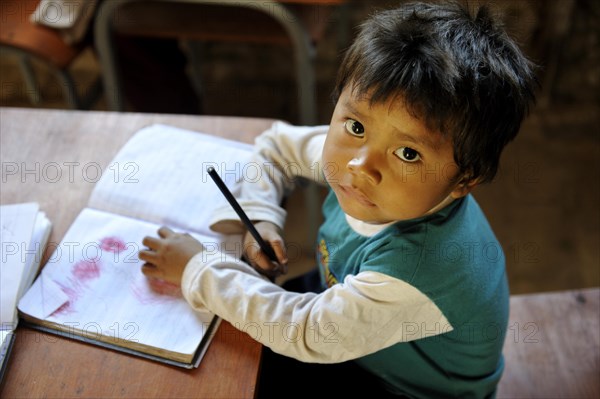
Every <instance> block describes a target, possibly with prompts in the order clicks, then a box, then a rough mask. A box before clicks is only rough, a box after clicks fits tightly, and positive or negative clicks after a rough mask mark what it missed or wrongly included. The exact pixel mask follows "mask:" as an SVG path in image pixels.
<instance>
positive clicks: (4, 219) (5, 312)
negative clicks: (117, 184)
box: [0, 202, 52, 380]
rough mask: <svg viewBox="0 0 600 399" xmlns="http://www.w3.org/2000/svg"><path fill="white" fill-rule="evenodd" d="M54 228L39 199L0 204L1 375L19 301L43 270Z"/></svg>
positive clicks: (8, 349) (10, 341)
mask: <svg viewBox="0 0 600 399" xmlns="http://www.w3.org/2000/svg"><path fill="white" fill-rule="evenodd" d="M51 228H52V225H51V223H50V221H49V220H48V218H47V217H46V214H45V213H44V212H41V211H40V206H39V204H37V203H35V202H28V203H22V204H11V205H2V206H0V245H1V249H0V254H1V258H2V260H1V263H0V305H1V309H0V339H1V341H0V377H1V376H3V375H4V368H5V366H6V362H7V360H8V356H9V354H10V349H11V347H12V343H13V340H14V330H15V328H16V327H17V322H18V317H17V302H18V300H19V298H21V297H22V296H23V293H24V292H25V290H26V289H27V288H29V286H30V285H31V283H32V282H33V279H34V278H35V276H36V274H37V272H38V270H39V267H40V262H41V260H42V256H43V253H44V250H45V248H46V244H47V243H48V238H49V237H50V230H51ZM0 380H1V378H0Z"/></svg>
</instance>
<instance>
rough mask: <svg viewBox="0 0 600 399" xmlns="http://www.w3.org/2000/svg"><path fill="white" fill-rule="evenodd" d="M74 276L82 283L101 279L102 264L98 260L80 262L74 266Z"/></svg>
mask: <svg viewBox="0 0 600 399" xmlns="http://www.w3.org/2000/svg"><path fill="white" fill-rule="evenodd" d="M73 275H74V276H75V277H76V278H77V279H78V280H80V281H88V280H92V279H95V278H98V277H100V264H99V262H98V260H97V259H89V260H80V261H79V262H77V263H75V265H74V266H73Z"/></svg>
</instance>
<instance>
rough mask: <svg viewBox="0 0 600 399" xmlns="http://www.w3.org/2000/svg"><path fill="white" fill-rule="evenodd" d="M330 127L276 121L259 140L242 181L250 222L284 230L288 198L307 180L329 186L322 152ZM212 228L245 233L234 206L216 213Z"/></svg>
mask: <svg viewBox="0 0 600 399" xmlns="http://www.w3.org/2000/svg"><path fill="white" fill-rule="evenodd" d="M327 130H328V127H327V126H310V127H309V126H292V125H289V124H287V123H284V122H276V123H274V124H273V126H272V127H271V128H270V129H269V130H267V131H265V132H264V133H262V134H261V135H260V136H259V137H257V139H256V141H255V150H254V153H253V155H252V158H251V160H250V163H249V164H247V165H245V167H244V170H246V171H247V173H245V174H244V175H243V176H241V179H240V184H241V188H240V194H239V196H238V198H237V200H238V202H239V203H240V206H241V207H242V209H244V211H245V212H246V214H247V215H248V217H249V218H250V220H263V221H269V222H272V223H274V224H275V225H277V226H279V227H283V224H284V221H285V217H286V212H285V210H284V209H283V208H282V207H281V206H280V204H281V202H282V200H283V198H284V196H286V195H288V194H289V193H290V192H291V191H292V189H293V188H294V187H295V185H296V182H297V179H298V178H299V177H300V178H304V179H308V180H312V181H317V182H319V183H323V184H324V183H325V181H324V178H323V168H322V165H321V153H322V151H323V144H324V142H325V136H326V133H327ZM210 228H211V229H212V230H214V231H217V232H220V233H226V234H232V233H239V232H241V229H242V226H241V224H240V222H239V218H238V216H237V215H236V214H235V212H234V211H233V209H231V207H230V206H222V207H220V208H218V209H216V211H215V212H214V214H213V217H212V218H211V221H210Z"/></svg>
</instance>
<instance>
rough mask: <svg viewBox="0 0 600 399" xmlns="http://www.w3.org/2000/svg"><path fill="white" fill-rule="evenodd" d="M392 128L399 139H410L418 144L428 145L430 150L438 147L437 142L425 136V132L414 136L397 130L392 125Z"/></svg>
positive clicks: (435, 149)
mask: <svg viewBox="0 0 600 399" xmlns="http://www.w3.org/2000/svg"><path fill="white" fill-rule="evenodd" d="M392 129H394V131H395V132H396V134H395V135H396V137H398V138H399V139H403V140H406V141H411V142H413V143H415V144H419V145H422V146H424V147H428V148H429V149H431V150H434V151H437V150H438V149H439V148H440V145H439V143H438V142H436V141H434V140H432V139H431V138H429V137H427V136H426V135H425V134H421V135H418V136H417V137H415V136H414V135H410V134H407V133H404V132H403V131H401V130H398V129H397V128H396V127H394V126H392Z"/></svg>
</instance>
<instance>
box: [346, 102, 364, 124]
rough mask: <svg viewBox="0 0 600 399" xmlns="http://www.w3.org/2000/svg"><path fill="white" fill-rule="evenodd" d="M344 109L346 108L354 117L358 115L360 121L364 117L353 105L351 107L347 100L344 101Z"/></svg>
mask: <svg viewBox="0 0 600 399" xmlns="http://www.w3.org/2000/svg"><path fill="white" fill-rule="evenodd" d="M344 107H346V109H348V111H350V113H353V114H355V115H358V116H359V117H360V118H361V119H363V118H364V117H365V116H364V115H363V114H362V113H361V112H360V111H359V110H357V109H356V108H355V107H354V105H352V103H351V102H350V101H348V100H346V101H344Z"/></svg>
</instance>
